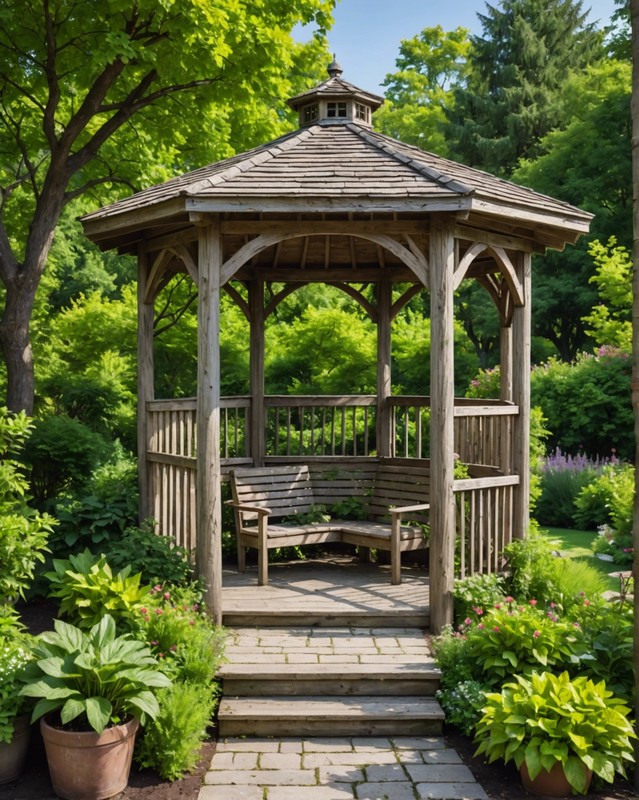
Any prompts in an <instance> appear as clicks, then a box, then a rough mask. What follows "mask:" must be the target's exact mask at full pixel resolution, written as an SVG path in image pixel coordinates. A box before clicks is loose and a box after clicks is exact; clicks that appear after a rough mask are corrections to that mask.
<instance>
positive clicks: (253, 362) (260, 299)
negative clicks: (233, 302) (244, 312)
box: [249, 280, 266, 467]
mask: <svg viewBox="0 0 639 800" xmlns="http://www.w3.org/2000/svg"><path fill="white" fill-rule="evenodd" d="M249 308H250V312H251V317H250V326H251V336H250V373H251V374H250V392H251V411H250V414H251V417H250V448H251V449H250V455H251V457H252V459H253V465H254V466H256V467H261V466H262V464H263V463H264V456H265V455H266V453H265V449H266V441H265V439H266V437H265V426H266V419H265V416H264V413H265V412H264V354H265V350H264V281H259V280H255V281H251V282H250V283H249Z"/></svg>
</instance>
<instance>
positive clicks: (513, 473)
mask: <svg viewBox="0 0 639 800" xmlns="http://www.w3.org/2000/svg"><path fill="white" fill-rule="evenodd" d="M328 72H329V78H328V80H326V81H324V82H323V83H320V84H319V85H318V86H316V87H314V88H313V89H311V90H309V91H308V92H305V93H303V94H301V95H298V96H297V97H294V98H292V99H291V100H289V104H290V106H291V107H292V108H293V109H295V110H296V111H297V112H298V114H299V128H298V129H297V130H295V131H293V132H291V133H289V134H287V135H285V136H282V137H280V138H279V139H276V140H275V141H272V142H268V143H267V144H264V145H261V146H259V147H256V148H254V149H253V150H250V151H248V152H245V153H241V154H239V155H236V156H234V157H232V158H229V159H226V160H224V161H221V162H219V163H216V164H213V165H211V166H207V167H204V168H202V169H198V170H196V171H194V172H190V173H187V174H185V175H181V176H179V177H176V178H174V179H172V180H169V181H168V182H166V183H164V184H162V185H159V186H154V187H151V188H149V189H146V190H144V191H141V192H139V193H137V194H135V195H133V196H131V197H129V198H127V199H124V200H121V201H119V202H117V203H114V204H112V205H110V206H107V207H105V208H102V209H100V210H98V211H96V212H94V213H91V214H89V215H87V216H85V217H84V218H83V220H82V222H83V224H84V229H85V232H86V235H87V236H88V237H89V238H90V239H91V240H92V241H94V242H96V243H97V244H98V245H99V246H100V247H101V248H102V249H104V250H109V249H114V248H116V249H117V250H118V251H119V252H121V253H128V254H132V253H134V254H136V255H137V258H138V323H139V326H138V451H139V452H138V455H139V464H140V489H141V513H142V515H143V516H153V517H154V518H155V519H157V520H158V525H159V532H160V533H164V534H171V535H174V536H175V537H176V539H177V540H178V541H179V542H180V543H181V544H184V545H185V546H187V547H193V548H194V549H195V551H196V563H197V567H198V571H199V573H200V575H202V576H203V577H204V579H205V581H206V584H207V587H208V593H207V600H208V603H209V605H210V609H211V611H212V614H213V615H214V617H215V618H216V619H217V620H218V621H219V620H220V618H221V591H222V565H221V540H222V513H221V511H222V509H221V481H222V479H223V475H224V472H225V471H226V470H227V469H228V468H230V467H232V466H233V465H234V464H245V465H246V464H249V465H251V464H252V465H256V466H259V465H263V464H276V463H280V462H285V461H286V460H287V459H288V460H291V459H294V458H297V459H298V460H301V459H304V460H305V461H313V460H316V461H317V460H319V461H322V460H324V461H326V460H329V461H333V462H334V461H336V460H337V461H339V460H340V459H348V460H349V461H350V462H353V461H356V462H357V461H366V460H370V459H379V458H387V459H395V460H396V461H397V463H398V464H403V465H404V466H405V468H406V469H411V464H412V465H414V464H415V461H414V459H420V462H421V463H422V464H423V463H429V465H430V504H431V511H430V565H429V577H430V597H431V601H430V602H431V627H432V629H433V630H436V631H437V630H439V629H440V628H441V627H442V626H443V625H444V624H446V623H448V622H450V621H451V619H452V587H453V581H454V578H455V546H456V541H457V543H458V548H459V542H460V540H461V563H462V566H461V570H462V573H464V574H469V573H475V572H483V571H486V570H488V571H491V570H493V569H497V568H498V564H499V561H498V557H499V553H500V551H501V549H503V546H504V544H506V543H507V542H508V541H510V539H511V538H513V537H521V536H523V535H525V532H526V530H527V527H528V521H529V520H528V514H529V509H528V494H529V422H530V382H529V373H530V341H531V313H530V309H531V259H532V255H533V254H534V253H543V252H544V251H545V250H546V249H547V248H555V249H563V247H564V246H565V245H566V244H567V243H574V242H576V240H577V239H578V238H579V236H580V235H581V234H583V233H586V232H587V231H588V228H589V223H590V219H591V215H589V214H587V213H585V212H583V211H581V210H579V209H578V208H575V207H573V206H570V205H567V204H566V203H563V202H560V201H557V200H555V199H553V198H551V197H547V196H544V195H541V194H538V193H536V192H533V191H531V190H529V189H525V188H522V187H520V186H517V185H515V184H513V183H510V182H508V181H505V180H501V179H499V178H496V177H494V176H492V175H490V174H487V173H485V172H481V171H479V170H476V169H472V168H469V167H466V166H464V165H462V164H459V163H456V162H453V161H449V160H447V159H444V158H440V157H438V156H436V155H433V154H431V153H428V152H424V151H422V150H420V149H418V148H416V147H413V146H410V145H407V144H404V143H402V142H400V141H397V140H394V139H391V138H389V137H387V136H383V135H382V134H380V133H378V132H376V131H375V130H374V129H373V127H372V122H371V119H372V114H373V112H374V111H375V110H376V109H377V108H378V107H379V106H380V105H381V103H382V102H383V101H382V98H381V97H378V96H376V95H374V94H371V93H369V92H366V91H363V90H362V89H359V88H357V87H356V86H353V85H352V84H350V83H348V82H347V81H345V80H344V79H343V78H342V70H341V68H340V67H339V65H338V64H337V63H336V62H333V63H332V64H331V65H330V66H329V68H328ZM184 272H186V273H188V275H189V276H190V277H191V279H192V280H193V281H194V283H195V284H196V286H197V289H198V388H197V398H179V399H170V398H169V399H162V400H160V399H156V398H155V396H154V364H153V316H154V299H155V298H156V296H157V295H158V292H159V291H160V290H161V289H162V288H163V287H164V286H165V285H166V283H167V282H168V281H169V280H170V279H171V278H172V277H173V276H175V275H176V274H177V273H184ZM463 280H474V281H477V282H479V283H480V284H481V285H482V286H483V287H484V288H485V289H486V291H487V292H488V293H489V295H490V297H491V298H492V300H493V301H494V304H495V307H496V313H497V314H498V316H499V320H500V330H501V334H500V366H501V372H500V374H501V388H500V397H499V398H496V399H495V400H493V401H484V400H482V401H471V400H467V399H456V398H455V396H454V388H453V365H454V356H455V354H454V342H453V318H454V298H455V291H456V290H457V288H458V287H459V286H460V284H461V282H462V281H463ZM313 282H319V283H323V284H328V285H332V286H336V287H338V288H339V289H341V290H343V291H344V292H347V293H348V294H349V295H350V296H351V297H353V298H355V299H356V300H357V301H358V302H359V303H360V304H361V305H362V307H363V308H364V309H365V311H366V313H367V314H368V315H369V316H370V318H371V319H372V320H373V321H374V322H375V323H376V325H377V332H378V335H377V376H378V377H377V392H376V394H375V395H371V396H364V397H361V396H359V397H358V396H346V397H333V396H331V397H298V396H295V397H293V396H291V397H269V396H267V395H265V391H264V330H265V320H266V319H267V318H268V316H269V315H270V314H271V313H272V312H273V311H274V309H275V308H276V307H277V304H278V303H279V302H280V301H281V300H282V299H283V298H284V297H285V296H287V295H288V294H290V293H291V292H292V291H294V290H295V289H296V288H298V287H299V286H301V285H305V284H308V283H313ZM370 284H374V286H375V300H374V302H372V301H371V300H370V295H366V293H365V292H363V291H362V288H361V287H362V286H363V285H370ZM265 287H269V289H270V291H269V292H268V294H267V293H266V292H265ZM423 289H425V290H427V291H428V292H429V294H430V326H431V330H430V335H431V376H430V379H431V382H430V386H431V389H430V397H428V398H424V397H421V398H420V397H397V396H393V395H392V392H391V323H392V320H393V318H394V317H395V316H396V315H397V314H398V312H399V311H400V310H401V309H402V308H403V307H404V306H405V304H406V303H407V302H408V301H409V300H410V299H411V298H412V297H414V296H415V295H416V294H417V293H418V292H419V291H421V290H423ZM222 291H226V292H227V293H228V294H229V295H230V296H231V297H232V298H233V299H234V301H235V302H236V303H237V304H238V305H239V306H240V308H241V309H242V311H243V312H244V314H245V315H246V318H247V319H248V321H249V324H250V393H249V395H248V396H247V397H234V398H223V397H221V396H220V356H219V341H220V293H221V292H222ZM424 409H429V421H427V422H425V423H423V420H424V415H423V413H422V412H423V411H424ZM348 420H351V422H350V423H348ZM320 421H321V422H320ZM349 424H350V427H349ZM424 425H426V426H429V427H428V428H427V429H426V431H424ZM305 426H306V435H304V427H305ZM356 428H357V429H358V430H360V431H362V430H363V431H364V434H363V435H360V436H357V435H355V429H356ZM274 430H276V433H275V434H274V433H273V431H274ZM347 431H348V435H347V433H346V432H347ZM316 432H317V433H316ZM309 435H310V437H311V444H310V445H309ZM296 437H297V438H296ZM347 440H348V442H347ZM426 440H428V441H429V451H426V450H425V445H424V443H425V441H426ZM296 442H298V443H299V444H296ZM358 443H359V444H358ZM196 445H197V446H196ZM349 448H350V449H349ZM358 448H359V449H358ZM425 458H429V462H425V461H424V459H425ZM456 458H459V459H460V460H461V461H462V462H464V463H465V464H466V465H467V471H468V477H465V478H463V479H458V480H456V479H455V477H454V468H455V460H456ZM458 552H459V550H458Z"/></svg>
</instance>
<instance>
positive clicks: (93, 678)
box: [20, 614, 171, 733]
mask: <svg viewBox="0 0 639 800" xmlns="http://www.w3.org/2000/svg"><path fill="white" fill-rule="evenodd" d="M54 626H55V630H54V631H47V632H45V633H42V634H40V636H39V637H38V640H37V642H36V644H35V645H34V647H33V653H34V658H35V660H34V661H32V662H31V663H29V664H28V665H27V667H26V668H25V671H24V676H23V682H24V685H23V686H22V688H21V689H20V694H21V695H23V696H25V697H32V698H37V699H38V701H37V703H36V705H35V707H34V709H33V714H32V716H31V721H32V722H34V721H35V720H37V719H39V718H40V717H42V716H44V715H45V714H51V713H52V712H59V716H60V722H61V723H62V724H63V725H67V726H68V725H70V724H71V723H75V725H74V726H77V729H79V730H83V729H86V727H87V726H88V727H90V728H92V729H93V730H95V731H96V732H97V733H102V731H103V730H104V729H105V728H106V727H107V726H109V725H116V724H119V723H121V722H124V721H126V719H128V718H129V717H136V718H138V719H139V720H140V723H141V724H143V725H144V724H145V723H146V721H147V718H151V719H154V718H155V717H156V716H157V715H158V712H159V705H158V701H157V699H156V697H155V695H154V693H153V691H152V690H153V689H162V688H165V687H168V686H170V685H171V680H170V679H169V678H168V677H167V675H166V674H165V673H164V672H162V670H161V669H160V668H159V666H160V665H159V663H158V661H157V659H156V658H155V657H154V656H153V655H152V653H151V651H150V650H149V648H148V647H147V646H146V645H145V644H144V643H142V642H140V641H138V640H136V639H134V638H133V637H132V636H131V635H130V634H123V635H121V636H118V635H117V631H116V625H115V620H114V619H113V617H111V616H109V615H108V614H107V615H105V616H104V617H103V618H102V619H101V620H100V621H99V622H98V623H97V624H96V625H94V626H93V627H92V628H91V630H90V631H89V632H88V633H87V632H86V631H82V630H80V629H79V628H76V627H74V626H73V625H69V624H67V623H66V622H62V621H61V620H55V623H54Z"/></svg>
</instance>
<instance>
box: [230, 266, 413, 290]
mask: <svg viewBox="0 0 639 800" xmlns="http://www.w3.org/2000/svg"><path fill="white" fill-rule="evenodd" d="M233 277H234V279H235V280H242V281H245V280H246V281H249V280H255V279H256V278H259V279H261V280H266V281H272V282H274V283H326V282H330V281H335V282H339V283H358V284H360V283H377V281H380V280H382V279H384V278H388V279H389V280H391V281H393V282H394V283H415V282H416V281H417V277H416V276H415V273H414V272H411V270H409V269H407V268H404V267H386V268H385V269H379V268H376V267H358V268H357V269H352V268H351V267H344V268H339V267H334V268H332V269H327V270H325V269H303V268H301V267H299V268H298V267H290V268H289V267H287V268H283V267H280V268H278V269H269V268H268V267H242V268H241V269H239V270H238V271H237V272H236V273H235V275H234V276H233ZM419 285H420V288H423V284H422V283H420V284H419Z"/></svg>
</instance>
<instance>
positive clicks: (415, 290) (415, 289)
mask: <svg viewBox="0 0 639 800" xmlns="http://www.w3.org/2000/svg"><path fill="white" fill-rule="evenodd" d="M423 288H424V287H423V286H421V285H420V284H418V283H414V284H413V285H412V286H410V287H409V288H408V289H407V290H406V291H405V292H404V294H403V295H401V297H398V298H397V300H395V302H394V303H393V305H392V306H391V313H390V318H391V322H392V321H393V320H394V319H395V317H396V316H397V315H398V314H399V312H400V311H401V310H402V308H404V306H405V305H407V304H408V303H410V301H411V300H412V299H413V297H415V295H416V294H419V293H420V292H421V290H422V289H423Z"/></svg>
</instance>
